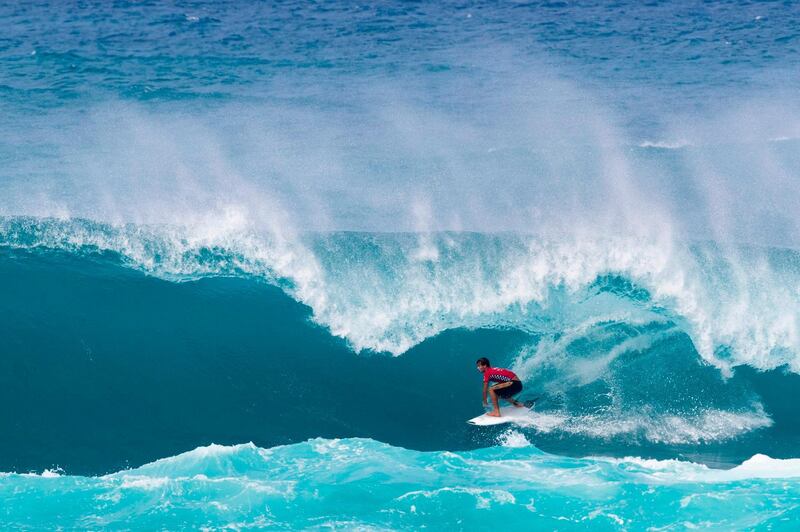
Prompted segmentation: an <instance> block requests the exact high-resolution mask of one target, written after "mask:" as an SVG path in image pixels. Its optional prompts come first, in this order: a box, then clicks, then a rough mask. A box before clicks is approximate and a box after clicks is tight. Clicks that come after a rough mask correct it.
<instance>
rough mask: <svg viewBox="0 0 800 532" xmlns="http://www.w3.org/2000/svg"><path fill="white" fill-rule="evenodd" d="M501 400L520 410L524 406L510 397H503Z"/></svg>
mask: <svg viewBox="0 0 800 532" xmlns="http://www.w3.org/2000/svg"><path fill="white" fill-rule="evenodd" d="M503 399H505V400H506V401H508V402H509V403H511V404H512V405H514V406H516V407H517V408H522V407H523V406H525V405H524V404H522V403H520V402H519V401H517V400H516V399H512V398H511V397H504V398H503Z"/></svg>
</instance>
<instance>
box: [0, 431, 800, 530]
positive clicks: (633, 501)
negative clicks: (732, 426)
mask: <svg viewBox="0 0 800 532" xmlns="http://www.w3.org/2000/svg"><path fill="white" fill-rule="evenodd" d="M506 442H507V443H506V444H507V445H511V446H510V447H495V448H491V449H481V450H477V451H473V452H462V453H452V452H429V453H420V452H415V451H409V450H406V449H402V448H399V447H392V446H389V445H386V444H382V443H379V442H376V441H373V440H361V439H346V440H325V439H313V440H309V441H308V442H305V443H298V444H294V445H289V446H284V447H274V448H271V449H262V448H259V447H256V446H255V445H253V444H251V443H249V444H242V445H238V446H234V447H223V446H219V445H214V446H210V447H200V448H197V449H195V450H193V451H190V452H187V453H184V454H181V455H178V456H175V457H172V458H166V459H163V460H159V461H157V462H153V463H151V464H147V465H145V466H142V467H140V468H137V469H130V470H126V471H123V472H120V473H114V474H111V475H106V476H102V477H92V478H87V477H78V476H60V475H58V473H54V472H47V473H45V474H43V475H41V476H38V475H10V476H5V477H4V478H3V484H2V487H0V492H2V494H3V497H4V499H5V505H4V506H5V508H4V510H3V511H4V518H5V521H6V523H7V524H8V525H13V526H23V527H25V526H27V527H47V526H49V525H52V523H53V522H58V523H59V524H61V525H62V526H65V527H68V528H72V527H75V528H90V529H91V528H104V527H107V526H112V527H123V528H127V527H132V528H162V527H165V528H171V527H176V526H181V525H183V524H186V523H192V525H193V526H195V527H211V528H225V527H227V528H234V529H241V528H250V527H255V528H276V529H329V528H347V529H353V528H359V529H366V530H396V529H400V528H421V527H426V528H432V529H436V530H445V529H459V530H463V529H474V528H478V527H486V526H494V525H495V524H496V523H497V520H498V519H501V520H502V521H503V523H504V524H506V525H510V526H533V527H544V528H556V529H567V530H572V529H584V528H586V527H587V526H591V527H592V528H597V529H602V530H616V529H619V528H626V529H627V528H640V527H642V524H643V523H647V524H649V525H651V526H653V527H661V528H693V527H699V528H727V529H730V528H750V527H753V526H756V525H758V526H764V527H769V528H772V529H777V530H781V529H786V530H789V529H791V528H792V527H793V525H794V523H795V522H796V520H797V518H798V510H797V507H796V506H795V505H792V504H791V503H790V501H792V500H797V497H798V491H797V490H798V488H797V484H796V482H793V481H792V480H791V477H792V476H795V475H797V474H798V467H800V466H799V465H798V463H797V460H790V461H783V462H781V461H778V460H771V459H769V458H767V457H765V456H763V455H759V456H754V457H753V458H752V459H750V460H748V461H747V462H745V463H744V464H742V465H741V466H739V467H737V468H734V469H731V470H728V471H719V470H710V469H708V468H706V467H704V466H700V465H696V464H691V463H685V462H677V461H655V460H649V461H648V460H641V459H636V458H627V459H621V460H614V459H607V458H580V459H574V458H564V457H558V456H554V455H548V454H545V453H542V452H541V451H539V450H537V449H536V448H535V447H531V446H528V445H527V442H526V441H525V440H524V438H523V437H520V436H519V435H518V434H515V433H513V431H509V434H508V436H507V440H506ZM55 501H58V504H57V505H54V504H53V503H54V502H55ZM787 502H789V504H787Z"/></svg>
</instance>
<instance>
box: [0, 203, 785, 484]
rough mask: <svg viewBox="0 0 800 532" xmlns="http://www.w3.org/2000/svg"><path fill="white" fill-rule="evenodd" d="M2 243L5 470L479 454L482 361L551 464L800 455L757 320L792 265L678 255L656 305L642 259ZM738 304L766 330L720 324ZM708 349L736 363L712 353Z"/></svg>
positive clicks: (433, 246) (772, 257) (521, 250)
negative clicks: (187, 457) (396, 453)
mask: <svg viewBox="0 0 800 532" xmlns="http://www.w3.org/2000/svg"><path fill="white" fill-rule="evenodd" d="M2 227H3V231H2V233H0V235H2V247H0V252H1V254H0V268H1V269H2V275H1V276H0V279H2V289H3V293H4V298H3V301H2V305H3V307H2V308H3V319H2V320H0V322H1V323H0V328H1V329H0V330H2V333H3V334H4V335H5V337H6V338H9V339H10V342H8V343H6V344H4V346H3V348H2V349H3V353H2V354H3V356H2V360H3V363H4V364H5V368H6V371H4V372H3V379H4V382H3V386H2V392H0V393H2V397H3V400H4V401H7V402H9V403H11V402H19V401H22V402H23V403H24V404H26V410H25V411H24V412H22V411H20V412H16V411H12V410H7V411H5V412H4V414H3V416H4V423H6V424H7V426H14V427H15V430H14V431H13V434H12V435H11V436H9V437H8V438H6V439H4V441H3V443H2V445H3V451H4V452H0V456H2V458H1V459H0V462H2V463H0V466H2V467H0V470H5V471H30V470H41V469H43V468H53V467H63V468H65V469H66V470H67V471H69V472H71V473H90V474H97V473H105V472H108V471H112V470H117V469H120V468H122V467H125V466H127V465H136V464H141V463H145V462H149V461H152V460H155V459H157V458H160V457H163V456H169V455H174V454H176V453H178V452H180V451H182V450H184V449H186V448H194V447H196V446H198V445H204V444H208V443H211V442H216V443H223V444H233V443H238V442H241V441H242V440H243V439H247V440H253V441H255V442H256V443H258V444H259V445H262V446H265V447H271V446H274V445H280V444H287V443H294V442H299V441H303V440H306V439H308V438H311V437H318V436H323V437H337V438H338V437H353V436H357V437H368V438H372V439H374V440H378V441H383V442H387V443H389V444H392V445H401V446H403V447H407V448H413V449H420V450H436V449H443V448H446V449H471V448H475V447H483V446H488V445H492V444H494V442H495V441H496V438H497V431H494V430H475V429H474V428H473V427H469V426H467V425H466V424H465V423H464V420H465V419H468V418H470V417H473V416H474V415H475V411H476V409H479V406H480V405H479V403H478V399H479V389H480V385H479V384H480V383H479V378H478V377H479V376H478V375H477V374H476V373H475V369H474V361H475V359H477V358H478V357H480V356H485V355H488V356H490V357H491V359H492V360H493V361H494V362H495V363H496V364H502V365H506V366H510V367H512V368H513V369H514V370H515V371H516V372H517V373H518V374H519V375H520V376H521V377H522V379H523V381H524V383H525V386H526V390H527V391H526V394H527V395H529V396H533V395H543V396H544V399H543V400H542V401H540V403H539V405H538V406H537V409H536V414H535V415H534V416H533V418H532V420H531V423H530V424H529V425H528V426H526V427H520V429H519V430H520V431H521V433H522V434H524V435H526V436H527V437H529V438H535V439H536V442H537V446H539V447H541V448H543V449H546V450H548V451H551V452H559V453H566V454H581V453H586V452H592V451H593V450H594V451H596V452H600V451H601V450H602V452H604V453H611V454H618V455H621V456H624V455H626V454H629V453H630V452H631V451H630V449H632V448H633V449H636V451H635V454H640V455H641V454H644V455H649V456H656V457H664V456H674V455H675V454H676V453H677V454H679V455H683V456H685V457H688V458H691V459H694V460H700V461H705V462H709V463H714V464H723V465H725V464H727V465H730V464H734V463H737V462H739V461H741V460H743V459H746V458H748V457H749V456H752V455H753V454H756V453H758V452H763V453H769V454H771V455H773V456H776V457H790V456H792V449H793V448H794V447H793V446H794V445H796V443H797V442H798V440H799V439H800V425H798V423H797V419H798V418H797V407H796V404H795V403H796V402H795V401H793V399H792V392H791V390H792V387H793V386H795V385H796V384H797V381H798V379H800V377H798V376H797V375H796V374H795V373H792V372H790V371H788V370H789V369H794V365H793V364H794V360H795V358H794V351H793V349H794V346H793V344H791V342H790V341H791V336H790V335H788V336H787V335H782V334H780V331H781V330H782V329H781V328H780V327H789V328H791V327H792V326H793V322H788V323H787V322H784V323H783V324H782V325H781V324H777V325H776V324H770V323H767V322H766V321H761V320H762V318H763V317H764V314H767V313H776V315H777V314H781V315H782V313H784V312H786V309H785V308H779V307H777V306H776V308H772V309H769V308H767V303H768V302H770V301H780V300H781V298H782V297H785V292H781V291H777V292H774V293H773V292H768V291H767V290H769V289H771V288H774V287H773V285H759V284H758V280H759V279H765V278H770V279H773V280H774V279H777V278H779V277H780V276H785V277H786V279H787V282H795V281H793V279H794V278H793V277H792V275H795V273H794V272H793V270H792V268H793V267H794V265H795V264H796V260H797V254H796V253H795V252H793V251H788V250H782V249H753V248H741V249H738V250H736V254H737V257H739V262H738V263H737V264H739V265H741V264H743V263H744V261H748V260H749V261H752V262H753V263H758V267H759V268H760V269H761V271H762V277H760V278H759V277H758V276H757V275H753V276H751V277H749V278H748V279H751V280H752V282H753V283H756V284H755V286H751V285H749V284H746V283H745V284H744V285H737V284H735V283H736V282H739V281H741V282H744V279H743V278H741V277H737V276H735V275H734V274H733V273H732V271H731V269H732V262H731V261H730V260H729V259H728V258H727V257H728V256H727V255H725V253H726V250H724V249H723V248H721V247H719V246H716V245H713V244H691V245H686V246H685V248H684V249H682V250H680V251H673V254H672V256H671V258H670V259H669V264H672V265H674V264H675V261H676V258H675V257H681V258H683V259H684V260H686V261H687V262H686V263H685V264H683V265H682V268H683V269H682V270H681V271H682V272H684V273H681V274H680V276H681V278H683V279H684V280H686V279H688V273H685V272H689V271H692V272H693V274H694V275H696V277H695V278H694V281H693V282H692V283H690V282H688V281H685V282H684V283H683V284H678V285H669V284H668V285H667V287H664V286H663V285H658V283H657V281H658V278H659V274H661V273H664V272H666V271H667V266H666V262H665V264H664V265H663V266H660V267H659V266H658V263H654V262H647V261H648V260H650V259H652V260H654V261H655V260H665V261H666V259H664V258H663V256H662V255H661V254H660V253H656V250H655V249H650V252H651V253H652V254H653V255H655V257H653V256H649V255H647V253H645V251H643V249H644V248H642V247H641V245H643V244H640V247H639V248H637V249H636V250H630V249H625V248H621V247H613V246H611V243H609V246H611V247H608V246H605V245H601V244H600V243H597V242H595V243H590V244H589V245H588V247H581V245H580V244H577V243H574V242H573V243H572V245H573V246H576V247H572V248H570V247H568V246H567V243H566V242H563V243H553V242H552V241H545V240H542V239H538V238H537V237H534V236H526V235H517V234H502V235H491V234H470V233H468V234H459V233H434V234H430V233H425V234H378V233H374V234H370V233H327V234H326V233H316V234H303V235H300V236H298V237H297V238H296V239H295V240H291V241H290V240H286V239H284V240H280V239H277V238H275V237H272V236H269V235H267V236H263V235H259V234H256V233H242V232H237V231H231V232H227V233H224V234H219V233H217V234H214V235H212V236H207V235H206V236H198V235H197V234H196V233H193V232H192V231H190V230H189V229H186V228H180V227H168V226H136V225H124V226H116V225H108V224H99V223H96V222H90V221H85V220H66V221H64V220H54V219H37V218H10V219H5V220H4V221H3V222H2ZM631 245H633V244H631ZM742 257H744V258H742ZM690 268H691V269H690ZM767 271H768V272H769V276H767V275H766V273H763V272H767ZM664 275H666V273H664ZM670 278H671V279H674V278H675V277H670ZM703 283H705V284H703ZM784 286H785V285H784ZM740 287H743V290H745V294H754V299H755V301H753V302H752V304H755V305H762V306H763V309H764V310H763V312H762V313H761V314H759V313H745V314H738V313H734V314H726V315H724V316H718V315H715V312H716V311H718V310H719V309H724V307H725V304H727V303H726V302H727V301H731V300H733V299H737V300H739V299H741V298H742V297H743V294H740V293H739V294H737V293H736V292H735V290H736V289H738V288H740ZM691 288H695V289H698V290H701V292H699V293H693V292H691V291H690V289H691ZM678 289H680V290H678ZM775 289H776V290H777V288H775ZM703 290H704V291H703ZM758 290H763V291H762V292H759V293H757V292H758ZM712 291H713V293H715V294H716V295H717V297H715V298H713V299H711V298H709V296H708V295H707V294H710V293H711V292H712ZM726 294H727V295H726ZM706 298H709V300H707V299H706ZM726 298H727V299H726ZM686 301H691V302H693V303H695V304H698V305H699V304H701V303H702V304H703V305H704V307H703V308H698V307H696V306H691V305H688V304H687V303H686ZM682 302H683V303H682ZM687 308H688V309H690V310H691V312H686V313H684V312H683V311H684V309H687ZM760 308H761V307H760ZM760 312H761V311H760ZM697 316H705V317H706V318H707V320H708V321H707V322H701V321H698V319H697ZM734 318H735V319H737V320H738V321H735V322H733V321H731V320H733V319H734ZM791 319H796V316H795V317H794V318H791ZM45 324H46V326H45ZM702 326H705V327H708V329H709V330H707V331H705V332H703V331H702V330H701V329H702ZM773 326H774V327H775V329H770V330H774V331H778V333H776V334H773V335H772V336H769V335H767V334H766V330H765V328H767V327H773ZM717 327H722V329H721V330H716V329H715V328H717ZM786 330H789V329H784V332H785V331H786ZM705 338H716V339H717V340H715V341H716V342H722V341H723V339H725V338H728V339H732V340H731V341H730V343H727V344H726V343H713V344H712V345H713V349H710V350H708V351H704V349H703V344H702V340H703V339H705ZM733 340H735V341H733ZM782 342H783V343H786V345H784V344H783V343H782ZM787 342H788V343H787ZM743 345H746V346H747V347H748V349H746V350H743V349H742V346H743ZM381 351H387V352H381ZM390 355H397V356H390ZM748 363H749V365H748ZM778 364H782V366H779V367H778V369H773V370H771V371H767V372H762V371H761V370H764V369H765V368H766V369H768V368H773V367H774V366H776V365H778ZM32 413H35V415H31V414H32ZM120 419H126V420H127V421H126V422H125V423H120V422H119V420H120ZM176 420H181V421H180V423H176ZM156 434H157V435H158V437H154V436H153V435H156ZM59 441H69V442H70V444H69V445H67V446H63V445H60V444H57V443H56V442H59Z"/></svg>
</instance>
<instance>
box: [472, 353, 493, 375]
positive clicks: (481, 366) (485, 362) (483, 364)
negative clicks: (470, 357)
mask: <svg viewBox="0 0 800 532" xmlns="http://www.w3.org/2000/svg"><path fill="white" fill-rule="evenodd" d="M475 364H477V365H478V371H480V372H481V373H483V372H484V371H486V368H489V367H491V366H492V365H491V364H490V363H489V359H488V358H486V357H481V358H479V359H478V360H477V361H476V362H475Z"/></svg>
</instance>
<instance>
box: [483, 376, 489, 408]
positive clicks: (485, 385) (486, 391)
mask: <svg viewBox="0 0 800 532" xmlns="http://www.w3.org/2000/svg"><path fill="white" fill-rule="evenodd" d="M488 394H489V382H488V381H483V406H489V400H488Z"/></svg>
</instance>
